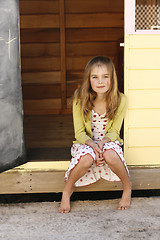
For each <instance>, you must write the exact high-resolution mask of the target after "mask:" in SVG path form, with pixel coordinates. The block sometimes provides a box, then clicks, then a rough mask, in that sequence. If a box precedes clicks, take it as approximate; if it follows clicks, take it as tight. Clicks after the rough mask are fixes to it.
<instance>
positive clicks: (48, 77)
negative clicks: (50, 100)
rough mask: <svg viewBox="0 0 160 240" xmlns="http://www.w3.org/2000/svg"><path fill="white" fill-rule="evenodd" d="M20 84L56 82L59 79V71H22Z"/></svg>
mask: <svg viewBox="0 0 160 240" xmlns="http://www.w3.org/2000/svg"><path fill="white" fill-rule="evenodd" d="M21 76H22V84H23V85H27V84H37V85H38V84H56V83H60V81H61V73H60V72H59V71H57V72H34V73H32V72H31V73H30V72H28V73H27V72H26V73H22V74H21Z"/></svg>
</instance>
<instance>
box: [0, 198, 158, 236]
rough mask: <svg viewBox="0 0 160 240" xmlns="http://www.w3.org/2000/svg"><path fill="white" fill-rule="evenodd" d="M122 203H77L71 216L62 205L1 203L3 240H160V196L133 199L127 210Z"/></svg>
mask: <svg viewBox="0 0 160 240" xmlns="http://www.w3.org/2000/svg"><path fill="white" fill-rule="evenodd" d="M118 201H119V199H115V200H103V201H75V202H72V204H71V206H72V211H71V212H70V213H69V214H60V213H58V207H59V202H41V203H16V204H15V203H14V204H0V213H1V214H0V239H1V240H12V239H15V240H31V239H34V240H112V239H117V240H128V239H129V240H130V239H137V240H141V239H145V240H160V197H150V198H133V199H132V206H131V208H130V209H129V210H127V211H118V210H116V207H117V204H118Z"/></svg>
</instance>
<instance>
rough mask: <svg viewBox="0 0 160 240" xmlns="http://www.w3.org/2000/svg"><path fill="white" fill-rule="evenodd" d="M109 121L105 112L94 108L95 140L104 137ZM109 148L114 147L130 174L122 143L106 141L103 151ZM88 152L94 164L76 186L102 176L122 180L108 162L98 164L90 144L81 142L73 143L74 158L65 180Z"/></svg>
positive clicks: (96, 179) (93, 130)
mask: <svg viewBox="0 0 160 240" xmlns="http://www.w3.org/2000/svg"><path fill="white" fill-rule="evenodd" d="M107 122H108V119H107V118H106V117H105V113H104V114H102V115H99V114H98V113H96V112H95V111H94V110H92V114H91V124H92V133H93V141H95V142H96V141H100V140H102V139H103V138H104V136H105V129H106V125H107ZM109 149H112V150H113V151H115V152H116V153H117V154H118V156H119V158H120V160H121V161H122V163H123V165H124V167H125V169H126V171H127V173H128V175H129V171H128V168H127V166H126V163H125V160H124V156H123V151H122V148H121V145H120V143H119V142H118V141H115V142H108V143H105V144H104V146H103V153H104V152H105V151H107V150H109ZM86 154H90V155H91V156H92V158H93V159H94V161H93V164H92V166H91V167H90V168H89V169H88V171H87V172H86V173H85V174H84V176H82V177H81V178H80V179H78V181H77V182H76V183H75V186H76V187H80V186H86V185H89V184H91V183H95V182H97V181H98V180H99V179H101V178H103V179H105V180H108V181H120V179H119V177H118V176H117V175H116V174H115V173H113V172H112V171H111V169H110V168H109V167H108V165H107V164H106V163H105V164H104V165H100V166H96V162H95V153H94V151H93V149H92V148H91V147H90V146H88V145H85V144H81V143H76V144H73V146H72V148H71V155H72V159H71V161H70V164H69V167H68V170H67V171H66V174H65V181H67V180H68V177H69V174H70V171H71V170H72V169H73V168H74V167H75V166H76V165H77V164H78V162H79V160H80V158H81V157H82V156H85V155H86Z"/></svg>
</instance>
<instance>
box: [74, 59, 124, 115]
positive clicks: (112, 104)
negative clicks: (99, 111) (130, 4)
mask: <svg viewBox="0 0 160 240" xmlns="http://www.w3.org/2000/svg"><path fill="white" fill-rule="evenodd" d="M97 65H98V66H99V65H105V66H106V67H107V69H108V72H109V77H110V80H111V84H110V88H109V90H108V91H107V92H106V103H107V104H106V106H107V108H106V117H108V118H109V119H113V118H114V116H115V113H116V110H117V108H118V106H119V103H120V92H119V90H118V82H117V75H116V71H115V67H114V64H113V62H112V61H111V60H110V59H109V58H107V57H104V56H97V57H94V58H92V59H91V60H90V61H89V62H88V63H87V65H86V67H85V71H84V79H83V82H82V85H81V87H80V88H78V89H76V91H75V93H74V99H76V100H77V101H78V100H80V104H81V110H82V114H83V116H84V118H85V120H86V118H87V115H88V113H89V112H90V111H91V110H92V108H93V101H94V100H95V99H96V96H97V94H96V92H94V91H93V90H92V87H91V83H90V75H91V71H92V69H93V68H94V67H95V66H97Z"/></svg>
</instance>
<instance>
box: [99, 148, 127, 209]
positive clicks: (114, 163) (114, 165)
mask: <svg viewBox="0 0 160 240" xmlns="http://www.w3.org/2000/svg"><path fill="white" fill-rule="evenodd" d="M103 157H104V159H105V161H106V163H107V164H108V166H109V168H110V169H111V170H112V171H113V172H114V173H115V174H116V175H117V176H118V177H119V178H120V180H121V182H122V185H123V194H122V198H121V201H120V203H119V205H118V210H126V209H128V208H129V207H130V202H131V182H130V179H129V176H128V173H127V171H126V169H125V167H124V165H123V163H122V161H121V160H120V158H119V156H118V155H117V153H116V152H114V151H113V150H107V151H105V152H104V154H103Z"/></svg>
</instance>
